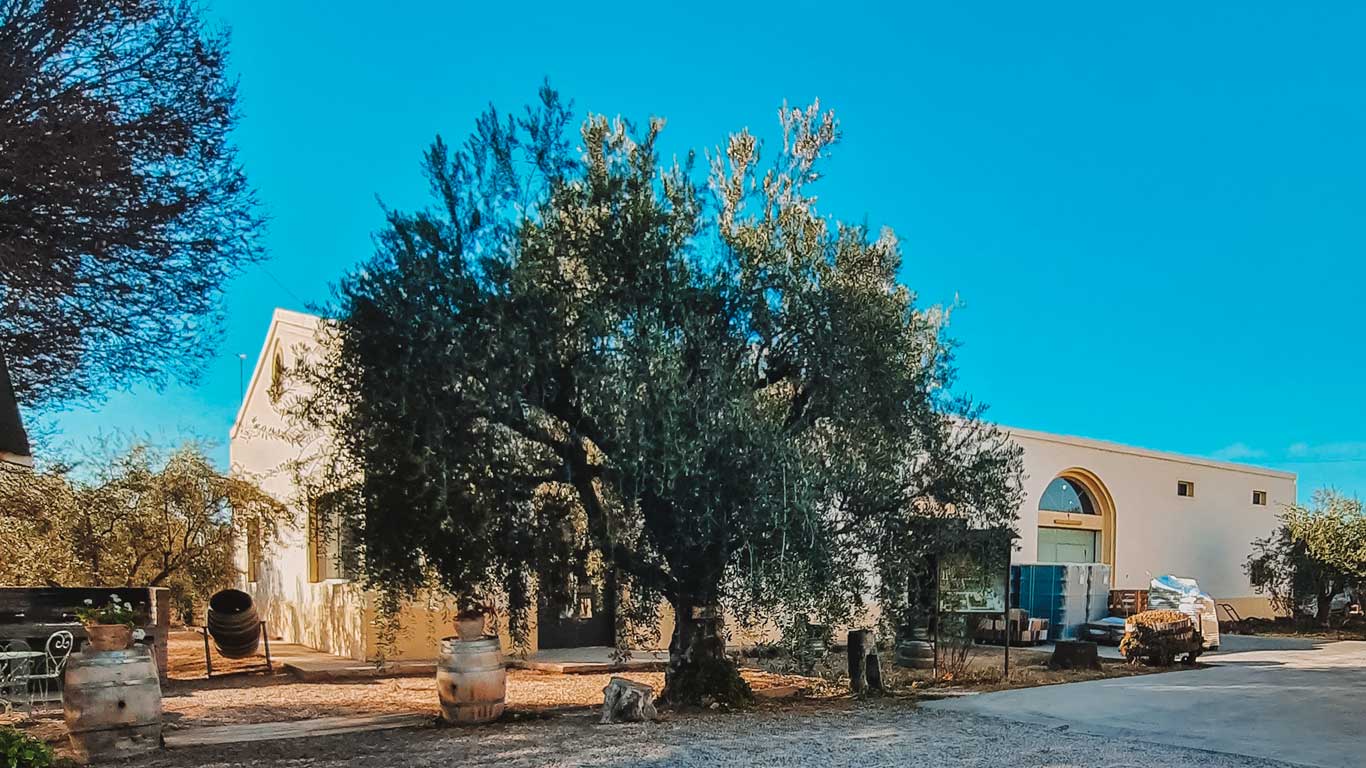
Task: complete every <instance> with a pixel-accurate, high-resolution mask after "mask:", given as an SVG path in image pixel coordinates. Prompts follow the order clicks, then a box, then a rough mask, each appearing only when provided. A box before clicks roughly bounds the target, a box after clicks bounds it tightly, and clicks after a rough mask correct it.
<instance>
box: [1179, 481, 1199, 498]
mask: <svg viewBox="0 0 1366 768" xmlns="http://www.w3.org/2000/svg"><path fill="white" fill-rule="evenodd" d="M1176 495H1177V496H1185V497H1187V498H1189V497H1192V496H1194V495H1195V483H1192V482H1191V481H1189V480H1177V481H1176Z"/></svg>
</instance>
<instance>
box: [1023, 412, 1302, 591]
mask: <svg viewBox="0 0 1366 768" xmlns="http://www.w3.org/2000/svg"><path fill="white" fill-rule="evenodd" d="M1010 432H1011V437H1012V439H1014V440H1015V442H1017V443H1019V444H1020V446H1021V447H1023V448H1024V469H1025V476H1026V477H1025V502H1024V505H1023V506H1022V507H1021V509H1020V519H1019V530H1020V540H1019V545H1020V549H1019V551H1018V552H1016V554H1015V560H1016V562H1022V563H1032V562H1101V563H1108V564H1109V565H1110V566H1111V567H1112V568H1113V572H1114V584H1113V585H1112V588H1114V589H1147V588H1148V582H1149V580H1150V579H1151V577H1153V576H1157V575H1161V574H1166V573H1169V574H1174V575H1177V576H1188V577H1191V578H1194V579H1196V580H1197V581H1199V582H1200V586H1201V588H1202V589H1204V590H1205V591H1206V592H1208V593H1209V594H1210V595H1212V596H1213V597H1214V598H1215V600H1217V601H1218V602H1221V603H1228V604H1230V605H1231V606H1233V608H1234V610H1236V611H1237V612H1239V613H1240V614H1242V615H1243V616H1269V615H1270V614H1271V607H1270V604H1269V602H1268V600H1267V599H1266V598H1265V597H1263V596H1260V595H1256V594H1255V593H1254V592H1253V590H1252V586H1251V585H1250V584H1249V583H1248V580H1247V574H1245V573H1244V572H1243V564H1244V563H1245V562H1246V560H1247V556H1248V554H1249V553H1250V552H1251V543H1252V540H1253V539H1256V538H1261V537H1264V536H1267V535H1268V534H1270V533H1271V531H1272V530H1273V529H1274V528H1275V527H1276V513H1277V511H1278V510H1279V509H1280V508H1281V507H1283V506H1284V505H1287V504H1293V503H1295V493H1296V488H1295V475H1294V474H1291V473H1288V472H1278V471H1275V470H1270V469H1263V468H1260V467H1253V466H1249V465H1246V464H1232V463H1228V462H1221V461H1211V460H1209V459H1201V458H1195V457H1193V456H1182V455H1179V454H1174V453H1163V452H1160V451H1150V450H1145V449H1142V448H1132V447H1129V446H1126V445H1118V444H1116V443H1107V442H1102V441H1099V440H1089V439H1086V438H1080V437H1064V436H1062V435H1051V434H1047V433H1044V432H1031V431H1028V430H1022V429H1012V430H1010ZM1221 615H1222V613H1221Z"/></svg>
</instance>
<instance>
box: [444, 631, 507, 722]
mask: <svg viewBox="0 0 1366 768" xmlns="http://www.w3.org/2000/svg"><path fill="white" fill-rule="evenodd" d="M436 690H437V695H438V696H439V697H440V698H441V716H442V717H443V718H445V720H446V721H447V722H450V723H466V724H469V723H488V722H492V721H494V720H497V719H498V718H499V717H501V716H502V714H503V699H504V696H506V694H507V670H505V669H504V668H503V649H502V646H501V645H500V644H499V642H498V638H496V637H486V638H483V639H482V640H458V639H456V638H453V637H448V638H446V639H444V640H442V641H441V658H440V659H439V660H438V662H437V666H436Z"/></svg>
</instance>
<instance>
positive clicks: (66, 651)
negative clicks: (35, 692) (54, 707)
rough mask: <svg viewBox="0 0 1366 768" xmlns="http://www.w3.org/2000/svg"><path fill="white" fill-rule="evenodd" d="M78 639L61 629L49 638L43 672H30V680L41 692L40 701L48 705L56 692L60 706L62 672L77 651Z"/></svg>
mask: <svg viewBox="0 0 1366 768" xmlns="http://www.w3.org/2000/svg"><path fill="white" fill-rule="evenodd" d="M75 645H76V638H75V636H74V635H72V634H71V632H69V631H68V630H65V629H60V630H57V631H56V632H53V633H52V634H51V635H49V636H48V638H47V642H46V643H45V644H44V645H43V654H44V659H43V669H42V671H41V672H30V673H29V679H30V680H32V681H34V682H36V683H37V684H38V688H39V690H40V699H39V700H40V701H42V702H43V703H44V704H47V703H49V702H51V701H53V700H54V698H53V696H52V693H53V691H54V690H55V691H56V694H57V695H56V698H55V700H56V701H57V703H58V704H60V703H61V701H62V690H61V689H62V670H63V669H65V668H66V659H67V657H68V656H70V655H71V651H72V650H74V649H75Z"/></svg>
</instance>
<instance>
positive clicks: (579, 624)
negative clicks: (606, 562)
mask: <svg viewBox="0 0 1366 768" xmlns="http://www.w3.org/2000/svg"><path fill="white" fill-rule="evenodd" d="M614 592H615V589H614V588H613V585H612V580H611V579H608V583H607V586H606V587H605V588H603V589H602V590H601V591H599V590H595V589H594V588H593V587H591V586H582V587H579V589H578V592H577V597H576V599H574V600H573V601H572V602H571V604H570V605H568V606H567V607H565V608H554V607H552V606H549V605H547V604H546V603H545V602H544V601H542V602H541V604H540V606H539V608H538V609H537V611H536V643H537V645H538V646H539V647H540V648H584V647H587V646H593V645H606V646H611V645H616V615H615V611H614V608H615V606H614V605H613V601H612V595H613V594H614Z"/></svg>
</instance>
